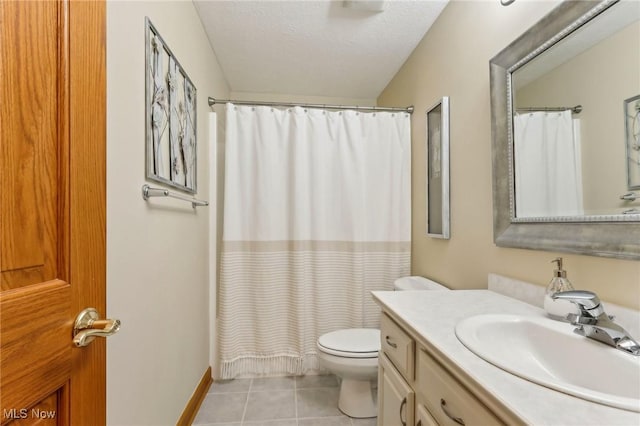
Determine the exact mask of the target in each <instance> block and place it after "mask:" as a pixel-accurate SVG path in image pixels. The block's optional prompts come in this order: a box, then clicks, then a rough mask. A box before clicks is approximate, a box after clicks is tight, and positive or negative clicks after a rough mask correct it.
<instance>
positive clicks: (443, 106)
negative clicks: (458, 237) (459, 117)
mask: <svg viewBox="0 0 640 426" xmlns="http://www.w3.org/2000/svg"><path fill="white" fill-rule="evenodd" d="M426 154H427V235H428V236H430V237H434V238H442V239H446V240H448V239H449V238H450V211H449V97H448V96H445V97H443V98H442V99H441V100H439V101H438V102H437V103H436V104H435V105H434V106H432V107H431V108H429V110H427V138H426Z"/></svg>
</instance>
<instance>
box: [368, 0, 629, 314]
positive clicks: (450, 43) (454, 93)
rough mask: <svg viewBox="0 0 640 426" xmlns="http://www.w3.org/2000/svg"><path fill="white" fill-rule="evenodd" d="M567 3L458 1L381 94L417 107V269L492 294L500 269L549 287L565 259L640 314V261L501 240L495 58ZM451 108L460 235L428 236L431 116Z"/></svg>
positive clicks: (592, 286) (454, 212) (590, 283)
mask: <svg viewBox="0 0 640 426" xmlns="http://www.w3.org/2000/svg"><path fill="white" fill-rule="evenodd" d="M557 4H558V2H557V1H553V2H551V1H546V2H526V1H516V2H515V3H513V4H512V5H511V6H509V7H502V6H501V5H500V2H498V1H491V2H489V1H477V2H476V1H469V2H463V1H452V2H450V3H449V5H448V6H447V7H446V8H445V10H444V11H443V13H442V15H441V16H440V17H439V18H438V20H437V21H436V23H435V24H434V26H433V27H432V28H431V29H430V30H429V32H428V33H427V35H426V36H425V38H424V39H423V40H422V41H421V43H420V44H419V45H418V47H417V48H416V50H415V51H414V52H413V54H412V55H411V57H410V58H409V59H408V60H407V62H406V63H405V64H404V65H403V67H402V68H401V69H400V71H399V72H398V74H397V75H396V76H395V77H394V78H393V80H392V81H391V82H390V83H389V85H388V86H387V88H386V89H385V90H384V92H383V93H382V94H381V96H380V97H379V98H378V103H379V104H386V105H405V104H414V105H415V106H416V112H415V113H414V115H413V118H412V120H413V123H412V125H413V134H412V136H413V137H412V139H413V157H412V158H413V160H412V167H413V172H412V177H413V179H412V182H413V189H412V191H413V206H412V215H413V219H412V225H413V231H412V232H413V235H412V236H413V253H412V273H414V274H417V275H423V276H426V277H430V278H433V279H435V280H438V281H440V282H442V283H444V284H446V285H447V286H449V287H452V288H456V289H462V288H486V287H487V274H488V273H489V272H494V273H498V274H502V275H506V276H509V277H513V278H517V279H520V280H523V281H528V282H531V283H535V284H539V285H546V284H547V283H548V281H549V279H550V278H551V275H552V269H553V267H552V265H551V264H550V263H549V262H550V261H551V260H552V259H553V258H554V257H556V256H563V257H564V258H565V266H566V268H567V270H568V276H569V278H570V279H571V281H572V282H573V284H574V286H575V287H576V288H582V289H589V290H593V291H596V292H598V293H599V294H600V296H601V298H602V299H604V300H608V301H611V302H614V303H617V304H620V305H623V306H628V307H632V308H635V309H640V262H638V261H628V260H613V259H604V258H598V257H592V256H579V255H571V254H560V253H553V252H544V251H533V250H520V249H508V248H498V247H496V246H495V245H494V244H493V219H492V192H491V191H492V189H491V127H490V123H491V111H490V103H489V60H490V59H491V58H492V57H493V56H494V55H495V54H497V53H498V52H499V51H500V50H502V49H503V48H504V47H505V46H507V44H509V43H510V42H511V41H513V40H514V39H515V38H516V37H517V36H519V35H520V34H522V33H523V32H524V31H525V30H526V29H527V28H528V27H529V26H530V25H532V24H533V23H535V22H536V21H537V20H539V19H540V18H541V17H542V16H544V15H545V14H546V13H548V12H549V11H550V10H551V9H552V8H553V7H554V6H556V5H557ZM442 96H450V102H451V106H450V108H451V235H452V236H451V239H450V240H449V241H446V240H438V239H433V238H428V237H426V235H425V202H426V201H425V155H424V140H425V137H424V134H425V112H426V108H427V107H429V106H430V105H433V104H434V103H435V102H436V101H437V100H438V99H439V98H440V97H442Z"/></svg>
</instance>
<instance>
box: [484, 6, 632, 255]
mask: <svg viewBox="0 0 640 426" xmlns="http://www.w3.org/2000/svg"><path fill="white" fill-rule="evenodd" d="M633 3H634V2H625V1H622V2H620V1H618V0H606V1H600V2H584V1H565V2H563V3H561V4H560V5H559V6H558V7H557V8H556V9H554V10H553V11H552V12H551V13H549V14H548V15H547V16H545V17H544V18H543V19H542V20H540V21H539V22H538V23H536V24H535V25H534V26H532V27H531V28H530V29H529V30H528V31H526V32H525V33H524V34H523V35H522V36H520V37H519V38H518V39H516V40H515V41H514V42H512V43H511V44H510V45H509V46H507V47H506V48H505V49H503V50H502V51H501V52H500V53H498V54H497V55H496V56H495V57H494V58H492V59H491V61H490V83H491V116H492V124H491V125H492V137H493V138H492V161H493V177H492V179H493V205H494V212H493V213H494V214H493V219H494V220H493V222H494V241H495V243H496V245H498V246H501V247H514V248H525V249H534V250H550V251H559V252H569V253H580V254H588V255H594V256H604V257H615V258H623V259H640V214H639V213H640V211H636V210H635V209H634V208H635V204H636V203H637V201H636V200H629V199H622V197H621V196H622V195H624V192H625V190H626V184H627V182H626V176H625V169H626V166H625V164H624V163H625V159H626V154H625V153H624V148H625V142H624V140H623V139H624V122H623V120H621V119H620V118H613V119H610V120H609V119H607V118H605V117H604V115H603V114H602V113H600V112H599V113H597V114H596V115H597V118H598V120H601V121H600V122H598V121H597V120H595V119H589V120H584V121H583V123H582V124H580V123H578V124H577V125H576V123H575V120H574V119H573V117H574V115H575V114H576V113H575V111H573V112H572V111H571V110H573V107H574V106H576V105H580V106H581V108H580V111H582V108H584V111H585V112H587V111H589V113H592V114H595V113H596V110H598V108H605V107H606V106H607V105H609V104H610V103H611V104H612V105H615V107H614V108H613V109H614V110H615V111H613V114H615V115H616V117H620V112H619V111H620V105H621V104H622V102H623V100H624V99H625V98H628V97H629V96H628V95H627V96H626V97H625V95H623V93H626V92H625V91H624V90H626V91H627V92H630V91H633V90H636V89H635V88H628V87H626V88H625V89H624V90H623V91H622V92H621V94H619V95H616V96H614V97H613V99H611V100H609V99H607V100H606V101H605V100H598V102H590V103H588V99H587V98H588V96H587V94H590V93H591V92H592V91H593V92H595V91H597V90H596V88H598V87H599V86H605V88H606V86H607V83H608V81H607V80H600V81H598V82H592V83H596V84H590V85H588V86H587V87H584V88H583V89H582V90H575V91H574V96H573V97H572V96H570V93H569V92H570V91H569V89H567V90H565V87H567V88H568V87H569V86H571V84H569V83H568V82H567V81H566V80H565V81H564V82H562V81H561V84H560V86H558V84H557V83H556V84H555V85H550V87H552V88H553V90H550V92H553V93H552V94H553V96H554V97H550V98H547V99H542V100H540V99H537V98H535V97H534V96H525V92H526V91H525V90H524V89H523V87H525V86H528V87H533V86H535V84H541V82H542V81H553V80H552V78H556V76H555V75H556V74H559V73H560V71H562V70H563V69H569V66H570V65H569V63H570V62H573V61H582V60H584V57H585V55H586V53H585V52H590V51H594V49H596V50H597V46H596V47H593V46H594V45H593V42H592V44H591V45H585V42H584V41H582V40H584V39H589V38H592V39H594V38H597V37H600V39H601V40H602V39H603V37H604V39H606V40H609V39H612V38H613V37H614V35H612V33H613V32H614V31H610V30H611V29H612V28H613V25H612V24H611V22H612V19H613V18H612V16H613V15H615V14H618V15H623V16H625V15H626V18H629V17H631V19H630V20H628V22H626V24H623V25H622V28H626V29H627V31H632V32H631V34H632V35H633V34H636V33H635V31H637V30H636V27H632V26H633V25H635V26H637V28H640V21H638V15H640V12H639V11H640V7H637V6H638V4H637V2H635V3H636V4H635V5H634V4H633ZM629 5H631V9H630V10H631V12H629V11H628V10H627V11H623V13H619V12H620V10H619V8H626V7H629ZM594 27H595V28H596V29H595V30H593V28H594ZM602 28H605V29H607V31H610V32H609V34H604V36H603V35H602V34H600V35H599V36H597V37H596V35H597V34H598V33H602ZM629 28H630V30H629ZM632 38H633V37H632ZM636 38H637V37H636ZM576 40H577V41H576ZM632 41H633V40H632ZM597 42H599V40H597ZM634 42H635V41H634ZM637 42H638V43H640V40H638V41H637ZM571 45H579V46H581V47H579V48H578V50H577V51H575V50H574V53H569V52H570V50H571V49H570V48H571ZM585 46H586V47H585ZM603 49H604V50H606V51H611V49H610V48H608V47H606V48H603ZM575 52H577V53H575ZM631 54H635V53H634V49H631ZM618 56H624V55H618ZM573 58H577V59H573ZM631 60H634V57H632V58H631ZM599 61H600V62H602V61H603V60H602V59H599ZM637 63H640V61H637ZM606 64H607V65H608V66H609V68H611V69H614V70H617V68H616V67H614V66H612V65H611V64H610V63H609V62H606ZM584 68H585V67H584V65H583V67H582V69H584ZM572 72H573V73H574V74H571V80H572V81H573V80H576V81H578V80H580V79H581V78H582V77H581V76H580V75H576V74H575V73H576V71H575V70H573V71H572ZM634 72H635V73H636V74H635V80H634V81H635V82H636V83H638V82H640V79H638V78H637V75H638V74H637V73H639V72H640V71H634ZM551 74H554V75H553V76H552V75H551ZM631 76H632V78H633V77H634V74H633V73H632V74H631ZM583 79H586V80H587V81H588V80H589V79H588V78H586V77H585V78H583ZM618 80H619V78H618V77H611V81H616V82H617V81H618ZM606 91H608V92H611V90H606ZM530 92H534V93H535V94H539V93H541V92H542V91H541V90H540V86H538V87H535V90H530ZM561 94H562V95H565V97H564V98H562V97H559V95H561ZM525 106H526V107H528V108H527V109H528V110H529V111H527V112H526V113H525V114H527V115H530V114H531V115H532V114H533V111H536V113H540V114H542V115H545V114H546V115H554V117H552V118H553V119H556V117H555V115H557V116H558V117H559V116H560V115H563V120H564V124H561V126H564V127H563V129H564V130H563V131H567V132H568V133H567V134H570V135H573V136H572V137H575V135H579V136H581V135H582V133H581V132H584V128H585V127H586V123H587V122H588V123H589V124H591V123H593V126H594V127H597V128H603V127H605V126H604V124H603V123H605V124H606V126H612V128H613V126H615V130H612V131H609V132H608V133H606V134H605V135H604V136H601V137H599V138H595V137H594V138H592V139H598V140H599V143H600V145H601V146H600V147H599V148H600V149H603V148H602V146H603V145H604V144H605V143H606V144H607V145H606V146H605V148H604V149H606V150H607V151H606V154H607V155H609V154H611V153H612V152H613V151H616V152H617V151H618V150H620V152H621V153H620V154H619V155H618V154H616V155H615V163H612V164H603V165H602V167H593V164H591V165H590V163H588V162H587V161H586V160H585V158H586V157H587V156H588V155H591V156H592V157H596V158H600V159H602V158H604V154H602V152H600V153H597V154H591V153H590V151H589V150H592V148H583V149H582V153H580V152H578V155H577V157H574V160H573V161H574V162H575V163H577V164H578V165H577V167H576V169H577V173H578V177H579V179H576V182H578V184H575V185H574V190H576V191H578V196H577V197H576V198H577V200H578V201H576V202H572V203H573V204H571V206H570V207H568V208H566V207H562V208H558V209H556V210H549V211H548V214H545V212H547V211H546V210H543V211H542V212H541V210H540V209H538V210H531V211H527V210H526V206H527V200H526V199H525V195H521V190H522V187H520V186H518V182H519V181H520V178H521V177H523V176H527V175H526V172H525V171H523V168H522V167H521V166H522V165H523V162H522V161H521V162H520V163H518V160H517V159H518V157H519V156H520V157H521V156H522V153H521V152H516V146H519V144H520V142H519V141H518V139H517V136H516V135H515V133H516V132H519V131H520V128H519V127H518V126H519V123H516V124H514V117H515V116H516V114H517V113H518V112H519V111H517V110H521V109H524V107H525ZM549 110H551V111H549ZM556 110H558V111H556ZM607 114H608V110H607ZM546 126H547V125H546V124H545V126H544V127H543V129H546V128H547V127H546ZM618 130H619V131H618ZM618 133H619V134H618ZM585 139H586V137H585ZM516 141H518V143H517V144H516V143H515V142H516ZM551 146H552V147H553V148H554V149H557V144H555V143H552V145H551ZM587 151H589V152H587ZM580 154H581V155H580ZM554 155H556V156H558V155H559V154H554ZM533 157H535V155H531V154H530V153H526V154H525V156H524V158H525V159H526V160H525V161H526V162H530V161H534V160H533ZM548 163H549V161H548V160H544V159H543V160H542V163H541V164H543V165H545V167H546V165H547V164H548ZM561 168H563V172H564V171H565V170H564V169H565V168H566V167H564V166H561ZM533 169H537V170H541V167H540V166H536V167H533ZM590 170H599V171H605V172H607V173H609V172H610V173H609V174H612V175H614V174H615V177H613V178H611V179H609V178H607V179H604V178H601V177H600V176H596V177H595V178H591V177H590V176H584V174H585V172H586V171H590ZM555 173H556V171H548V170H544V172H543V173H542V174H540V175H538V176H536V177H535V179H534V181H535V183H536V184H538V181H541V180H543V179H542V178H547V175H553V174H555ZM581 173H582V175H581ZM567 179H568V178H566V176H563V177H562V178H561V179H560V180H556V181H555V182H552V183H551V186H559V185H558V182H564V181H566V180H567ZM590 179H591V180H590ZM605 180H607V181H609V180H610V181H612V182H614V183H615V185H617V186H611V187H608V190H607V191H604V195H605V198H607V199H609V200H611V201H610V202H611V205H610V206H609V205H608V206H606V207H591V204H590V203H592V202H591V199H595V198H596V197H595V196H592V195H591V192H592V189H593V188H595V187H598V186H600V184H601V183H602V182H603V181H605ZM612 185H613V184H612ZM523 187H526V185H523ZM546 188H549V187H542V189H538V190H539V191H540V192H541V193H542V194H544V195H546V196H548V195H549V189H546ZM611 188H614V189H611ZM554 190H555V187H554ZM528 195H530V194H527V196H528ZM567 198H571V197H570V196H567V195H566V193H562V192H561V193H560V195H558V196H557V199H559V200H562V202H564V201H566V199H567ZM639 198H640V197H639ZM540 203H541V201H536V200H535V199H534V201H533V203H532V204H533V205H534V206H536V207H539V206H540ZM576 203H577V204H576Z"/></svg>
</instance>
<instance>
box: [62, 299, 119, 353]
mask: <svg viewBox="0 0 640 426" xmlns="http://www.w3.org/2000/svg"><path fill="white" fill-rule="evenodd" d="M118 330H120V320H118V319H115V320H112V319H102V320H101V319H100V314H99V313H98V311H97V310H96V309H95V308H87V309H85V310H83V311H82V312H80V313H79V314H78V316H77V317H76V322H75V324H74V325H73V343H74V344H75V345H76V346H77V347H79V348H80V347H83V346H87V345H88V344H89V343H91V342H92V341H93V339H95V338H96V337H109V336H111V335H112V334H116V333H117V332H118Z"/></svg>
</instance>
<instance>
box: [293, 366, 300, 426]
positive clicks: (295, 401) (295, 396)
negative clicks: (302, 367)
mask: <svg viewBox="0 0 640 426" xmlns="http://www.w3.org/2000/svg"><path fill="white" fill-rule="evenodd" d="M293 408H294V409H295V413H296V426H299V425H300V420H298V378H297V377H294V378H293Z"/></svg>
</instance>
